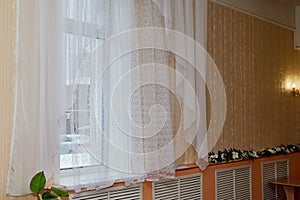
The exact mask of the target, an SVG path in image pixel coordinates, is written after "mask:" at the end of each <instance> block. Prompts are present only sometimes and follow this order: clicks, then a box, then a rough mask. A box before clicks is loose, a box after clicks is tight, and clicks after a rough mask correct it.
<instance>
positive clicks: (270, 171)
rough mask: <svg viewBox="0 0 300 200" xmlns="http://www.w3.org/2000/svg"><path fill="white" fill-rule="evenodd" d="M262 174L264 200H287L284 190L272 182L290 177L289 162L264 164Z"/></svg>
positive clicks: (281, 161)
mask: <svg viewBox="0 0 300 200" xmlns="http://www.w3.org/2000/svg"><path fill="white" fill-rule="evenodd" d="M262 173H263V174H262V185H263V199H264V200H269V199H285V194H284V190H283V188H282V187H281V186H276V185H272V184H270V182H272V181H274V180H276V179H278V178H286V177H288V176H289V172H288V160H280V161H274V162H265V163H262Z"/></svg>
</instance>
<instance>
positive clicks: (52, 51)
mask: <svg viewBox="0 0 300 200" xmlns="http://www.w3.org/2000/svg"><path fill="white" fill-rule="evenodd" d="M59 2H60V1H59V0H54V1H52V0H51V1H39V0H34V1H32V0H21V1H17V2H16V3H17V15H16V18H17V23H16V24H17V27H16V29H17V33H16V40H17V41H16V48H17V49H16V51H15V53H16V69H15V90H14V95H15V103H14V104H15V106H14V124H13V131H12V142H11V152H10V154H11V156H10V165H9V176H8V183H7V193H8V194H10V195H24V194H26V193H29V192H30V191H29V187H28V186H29V182H30V179H31V177H32V176H33V175H34V174H35V173H36V172H38V171H40V170H44V171H45V173H46V176H47V177H48V178H50V177H54V174H58V171H59V142H58V141H59V135H58V133H59V129H58V125H57V119H58V118H59V117H60V116H61V115H62V114H63V113H64V112H65V103H64V102H65V98H64V94H65V81H64V80H65V77H64V70H62V69H63V67H62V65H61V55H62V54H61V52H62V51H61V43H60V40H61V26H60V18H61V12H60V6H59Z"/></svg>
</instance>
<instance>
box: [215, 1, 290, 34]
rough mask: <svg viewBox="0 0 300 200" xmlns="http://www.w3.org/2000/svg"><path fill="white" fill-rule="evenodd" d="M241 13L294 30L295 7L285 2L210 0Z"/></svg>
mask: <svg viewBox="0 0 300 200" xmlns="http://www.w3.org/2000/svg"><path fill="white" fill-rule="evenodd" d="M212 1H216V2H219V3H222V4H224V5H227V6H230V7H233V8H236V9H239V10H241V11H243V12H246V13H249V14H252V15H256V16H259V17H261V18H264V19H267V20H270V21H273V22H275V23H279V24H281V25H284V26H287V27H290V28H295V5H294V4H293V2H292V1H287V0H263V1H261V0H212Z"/></svg>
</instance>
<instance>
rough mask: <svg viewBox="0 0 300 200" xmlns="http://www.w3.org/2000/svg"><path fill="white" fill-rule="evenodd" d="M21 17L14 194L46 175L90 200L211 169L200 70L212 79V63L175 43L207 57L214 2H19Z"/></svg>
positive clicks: (11, 187) (12, 172)
mask: <svg viewBox="0 0 300 200" xmlns="http://www.w3.org/2000/svg"><path fill="white" fill-rule="evenodd" d="M18 8H19V11H18V23H17V24H18V34H17V50H16V59H17V67H16V88H15V116H14V118H15V119H14V120H15V124H14V130H13V139H12V145H11V163H10V170H9V180H8V194H11V195H21V194H26V193H28V189H27V187H24V186H27V185H28V183H29V181H30V178H31V177H32V176H33V175H34V174H35V173H36V172H37V171H40V170H44V171H45V172H46V175H47V177H54V181H55V182H56V183H59V184H62V185H65V186H68V187H69V188H70V189H75V190H76V191H81V190H82V189H83V188H86V189H101V188H104V187H108V186H111V185H112V184H114V183H115V182H118V181H124V182H125V183H126V184H130V183H132V182H139V181H144V180H150V181H151V180H159V179H162V178H172V177H174V176H175V170H176V168H177V167H178V166H179V165H184V164H190V163H196V164H198V165H199V166H200V167H202V168H203V169H204V168H205V167H206V164H207V158H206V156H207V152H208V149H207V141H206V117H205V116H206V103H205V98H206V97H205V84H204V80H205V77H201V76H200V75H199V73H198V72H197V70H196V69H195V68H194V67H193V66H194V65H199V66H200V70H202V75H203V74H205V56H203V55H200V53H199V52H197V51H196V50H195V49H196V48H195V46H193V45H190V44H189V43H185V40H181V41H177V40H176V37H175V36H174V33H172V31H171V30H177V31H180V32H181V33H182V34H183V35H188V36H189V37H190V39H192V40H196V41H197V42H199V43H200V44H201V45H203V46H205V33H206V22H205V21H206V1H205V0H201V1H196V0H193V1H192V0H191V1H183V0H176V1H171V0H170V1H169V0H164V1H157V0H124V1H123V0H122V1H114V0H112V1H110V0H84V1H82V0H64V1H58V0H57V1H53V0H45V1H29V0H24V1H23V0H22V1H20V0H19V1H18ZM153 27H155V28H153ZM166 28H167V29H166ZM21 33H22V34H21ZM186 40H187V39H186ZM174 46H175V50H176V49H177V50H178V49H180V52H181V53H182V54H181V55H176V53H174V52H173V51H172V50H174ZM28 49H30V51H28ZM198 54H199V55H198ZM185 57H188V58H190V59H188V61H187V60H186V58H185ZM197 58H198V59H197ZM199 58H201V59H200V62H199ZM191 60H192V62H191ZM185 131H187V132H188V133H187V134H186V132H185ZM185 134H186V135H185ZM174 138H176V139H174ZM21 141H22V142H21ZM32 144H35V145H32ZM59 145H60V147H59ZM190 146H193V148H192V147H190ZM194 150H196V151H195V152H196V153H195V152H194ZM24 152H26V155H24ZM27 160H30V162H27ZM176 161H177V162H176ZM24 162H26V165H24Z"/></svg>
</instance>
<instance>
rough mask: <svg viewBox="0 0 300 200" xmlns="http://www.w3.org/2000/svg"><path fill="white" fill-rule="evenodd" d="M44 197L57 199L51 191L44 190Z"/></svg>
mask: <svg viewBox="0 0 300 200" xmlns="http://www.w3.org/2000/svg"><path fill="white" fill-rule="evenodd" d="M42 198H43V199H55V196H54V195H52V194H51V193H50V192H44V193H43V195H42Z"/></svg>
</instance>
